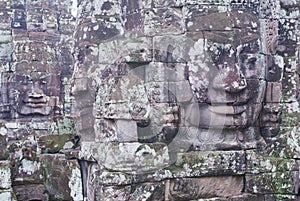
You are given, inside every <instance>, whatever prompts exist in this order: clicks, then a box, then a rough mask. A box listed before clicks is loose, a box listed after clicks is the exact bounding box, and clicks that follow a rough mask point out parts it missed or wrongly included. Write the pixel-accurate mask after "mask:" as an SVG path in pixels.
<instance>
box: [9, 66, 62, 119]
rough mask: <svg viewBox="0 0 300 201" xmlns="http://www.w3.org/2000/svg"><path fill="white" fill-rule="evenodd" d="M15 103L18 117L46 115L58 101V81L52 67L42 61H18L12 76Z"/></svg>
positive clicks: (50, 112) (51, 112) (57, 76)
mask: <svg viewBox="0 0 300 201" xmlns="http://www.w3.org/2000/svg"><path fill="white" fill-rule="evenodd" d="M13 80H14V82H13V90H14V93H16V96H15V97H14V98H15V100H14V102H15V105H13V108H14V109H15V112H16V113H17V114H18V115H19V117H25V116H48V115H50V114H53V113H54V109H56V106H58V103H59V94H60V81H59V75H58V74H57V72H55V70H54V67H53V66H51V65H47V64H42V63H35V62H33V63H25V62H24V63H20V64H18V65H17V66H16V73H15V74H14V76H13Z"/></svg>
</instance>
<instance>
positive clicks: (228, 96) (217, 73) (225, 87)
mask: <svg viewBox="0 0 300 201" xmlns="http://www.w3.org/2000/svg"><path fill="white" fill-rule="evenodd" d="M198 42H199V43H200V44H201V45H203V46H202V47H203V50H201V51H202V52H203V53H204V55H205V56H204V58H205V60H204V61H203V63H201V65H199V68H198V69H196V70H195V69H193V66H190V69H189V82H190V84H191V88H192V91H193V94H194V96H195V98H196V99H197V100H198V102H199V105H200V118H199V120H200V124H199V126H200V127H202V128H206V127H211V126H225V127H226V126H228V127H238V126H242V127H245V126H250V125H253V123H254V122H255V120H256V119H257V117H258V115H259V112H260V108H261V103H262V100H263V94H264V89H265V82H264V81H263V80H262V79H261V76H263V75H259V74H262V73H261V72H260V71H261V70H262V64H261V62H262V60H261V58H260V55H259V40H254V41H250V42H245V43H241V44H238V46H234V45H232V44H221V43H218V42H214V41H213V40H206V39H200V40H199V41H198Z"/></svg>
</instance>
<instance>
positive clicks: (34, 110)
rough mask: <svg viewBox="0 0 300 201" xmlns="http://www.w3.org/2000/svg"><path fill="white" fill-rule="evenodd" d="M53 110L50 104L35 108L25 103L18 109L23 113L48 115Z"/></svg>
mask: <svg viewBox="0 0 300 201" xmlns="http://www.w3.org/2000/svg"><path fill="white" fill-rule="evenodd" d="M51 111H52V108H51V107H50V106H44V107H38V108H34V107H28V106H26V105H24V106H22V107H21V108H20V109H19V110H18V113H19V114H21V115H42V116H47V115H50V113H51Z"/></svg>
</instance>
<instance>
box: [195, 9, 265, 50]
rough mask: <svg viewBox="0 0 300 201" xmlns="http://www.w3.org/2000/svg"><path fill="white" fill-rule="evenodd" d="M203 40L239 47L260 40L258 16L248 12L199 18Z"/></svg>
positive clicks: (214, 14)
mask: <svg viewBox="0 0 300 201" xmlns="http://www.w3.org/2000/svg"><path fill="white" fill-rule="evenodd" d="M198 19H199V22H200V23H201V24H202V25H201V27H200V30H202V34H200V37H201V38H205V39H208V40H210V41H213V42H217V43H223V44H233V45H234V46H238V45H240V44H243V43H250V42H252V41H256V40H258V39H260V33H259V20H258V18H257V16H254V15H253V14H250V13H246V12H225V13H211V14H208V15H204V16H201V17H199V18H198Z"/></svg>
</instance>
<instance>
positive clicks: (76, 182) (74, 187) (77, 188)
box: [68, 168, 83, 201]
mask: <svg viewBox="0 0 300 201" xmlns="http://www.w3.org/2000/svg"><path fill="white" fill-rule="evenodd" d="M68 185H69V188H70V189H71V196H72V198H73V200H74V201H81V200H83V194H82V183H81V173H80V170H79V169H78V168H74V169H73V170H72V174H71V178H70V181H69V184H68Z"/></svg>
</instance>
